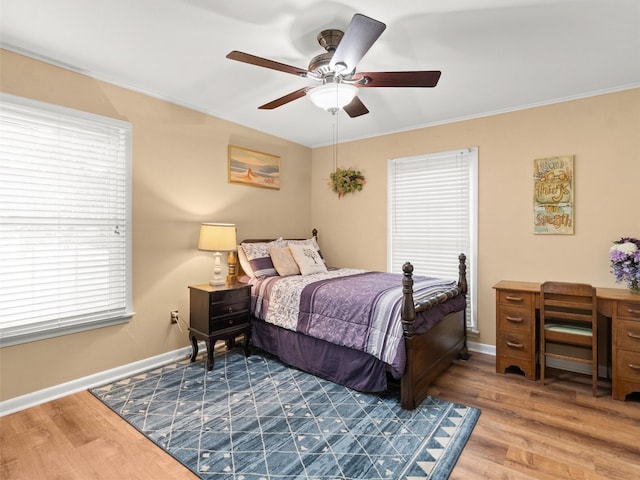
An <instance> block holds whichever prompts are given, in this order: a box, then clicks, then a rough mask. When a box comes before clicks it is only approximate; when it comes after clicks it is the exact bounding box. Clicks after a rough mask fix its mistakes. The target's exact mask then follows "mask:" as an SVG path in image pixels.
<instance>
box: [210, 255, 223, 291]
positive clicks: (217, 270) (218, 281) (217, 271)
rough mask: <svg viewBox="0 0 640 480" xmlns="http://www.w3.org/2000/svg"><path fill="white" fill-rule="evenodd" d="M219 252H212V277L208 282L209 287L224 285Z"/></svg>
mask: <svg viewBox="0 0 640 480" xmlns="http://www.w3.org/2000/svg"><path fill="white" fill-rule="evenodd" d="M221 256H222V253H221V252H214V254H213V258H214V263H213V277H212V278H211V280H209V285H224V278H223V277H222V275H221V273H222V266H221V264H220V257H221Z"/></svg>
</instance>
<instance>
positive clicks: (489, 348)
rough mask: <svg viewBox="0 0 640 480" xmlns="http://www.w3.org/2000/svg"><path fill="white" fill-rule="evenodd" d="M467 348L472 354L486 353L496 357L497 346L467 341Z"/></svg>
mask: <svg viewBox="0 0 640 480" xmlns="http://www.w3.org/2000/svg"><path fill="white" fill-rule="evenodd" d="M467 348H468V349H469V351H470V352H478V353H486V354H487V355H493V356H494V357H495V356H496V347H495V345H487V344H485V343H478V342H469V341H467Z"/></svg>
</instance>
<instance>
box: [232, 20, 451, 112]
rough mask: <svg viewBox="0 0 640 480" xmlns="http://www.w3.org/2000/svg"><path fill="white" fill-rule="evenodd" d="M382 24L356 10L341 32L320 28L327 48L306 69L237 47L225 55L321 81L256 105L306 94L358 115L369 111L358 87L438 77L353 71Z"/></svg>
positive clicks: (425, 82) (431, 81)
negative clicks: (258, 55)
mask: <svg viewBox="0 0 640 480" xmlns="http://www.w3.org/2000/svg"><path fill="white" fill-rule="evenodd" d="M385 28H386V25H385V24H384V23H382V22H379V21H378V20H374V19H373V18H369V17H367V16H365V15H362V14H359V13H357V14H355V15H354V16H353V18H352V19H351V22H350V23H349V26H348V27H347V30H346V31H345V32H342V31H341V30H334V29H330V30H323V31H322V32H320V34H319V35H318V43H320V45H321V46H322V47H323V48H324V49H325V50H326V51H327V52H326V53H322V54H320V55H318V56H316V57H314V58H313V59H312V60H311V62H310V63H309V68H308V69H307V70H305V69H304V68H298V67H293V66H291V65H286V64H284V63H280V62H276V61H273V60H268V59H266V58H262V57H257V56H255V55H251V54H249V53H244V52H239V51H237V50H234V51H232V52H230V53H229V54H228V55H227V58H229V59H231V60H237V61H239V62H244V63H249V64H251V65H257V66H259V67H264V68H270V69H272V70H278V71H280V72H285V73H290V74H292V75H296V76H299V77H304V78H309V79H312V80H316V81H319V82H321V85H319V86H316V87H303V88H300V89H298V90H295V91H293V92H291V93H288V94H287V95H284V96H282V97H280V98H277V99H276V100H273V101H271V102H269V103H265V104H264V105H262V106H260V107H258V108H260V109H266V110H271V109H274V108H277V107H280V106H282V105H285V104H287V103H289V102H292V101H293V100H297V99H298V98H301V97H304V96H305V95H306V96H308V97H309V98H310V99H311V101H312V102H313V103H315V104H316V105H317V106H319V107H321V108H324V109H326V110H328V111H329V112H331V113H333V114H335V113H336V112H337V111H338V110H340V108H342V109H344V111H345V112H346V113H347V114H348V115H349V116H350V117H352V118H353V117H359V116H360V115H364V114H366V113H369V110H368V109H367V107H366V106H365V105H364V104H363V103H362V101H361V100H360V99H359V98H358V97H357V94H358V89H359V88H371V87H435V86H436V85H437V83H438V80H439V79H440V74H441V72H440V71H437V70H433V71H409V72H356V66H357V65H358V62H360V60H362V58H363V57H364V55H365V54H366V53H367V52H368V51H369V49H370V48H371V46H372V45H373V44H374V43H375V42H376V40H377V39H378V38H379V37H380V35H381V34H382V32H383V31H384V29H385Z"/></svg>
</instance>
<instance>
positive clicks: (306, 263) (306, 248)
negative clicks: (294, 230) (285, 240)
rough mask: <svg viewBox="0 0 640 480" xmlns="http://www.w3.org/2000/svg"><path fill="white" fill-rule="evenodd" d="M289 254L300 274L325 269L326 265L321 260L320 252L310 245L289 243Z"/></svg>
mask: <svg viewBox="0 0 640 480" xmlns="http://www.w3.org/2000/svg"><path fill="white" fill-rule="evenodd" d="M289 250H291V255H292V256H293V259H294V260H295V261H296V263H297V264H298V267H299V268H300V273H302V275H311V274H312V273H321V272H326V271H327V266H326V265H325V264H324V262H323V261H322V257H320V253H318V250H316V249H315V248H314V247H313V246H310V245H289Z"/></svg>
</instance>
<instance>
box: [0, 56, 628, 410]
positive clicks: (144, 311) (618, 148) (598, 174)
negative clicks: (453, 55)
mask: <svg viewBox="0 0 640 480" xmlns="http://www.w3.org/2000/svg"><path fill="white" fill-rule="evenodd" d="M0 54H1V55H2V56H1V57H0V62H1V63H2V69H1V77H0V90H1V91H3V92H8V93H12V94H15V95H21V96H25V97H29V98H34V99H37V100H42V101H47V102H51V103H56V104H60V105H64V106H68V107H72V108H77V109H80V110H85V111H89V112H93V113H98V114H102V115H106V116H110V117H114V118H119V119H122V120H126V121H129V122H131V123H132V124H133V287H134V309H135V311H136V316H135V317H134V319H133V320H132V321H131V322H130V323H129V324H126V325H122V326H114V327H107V328H103V329H99V330H94V331H90V332H85V333H80V334H75V335H68V336H64V337H58V338H54V339H49V340H44V341H39V342H33V343H27V344H22V345H17V346H13V347H6V348H3V349H0V378H1V384H0V389H1V390H0V400H6V399H9V398H13V397H15V396H18V395H22V394H25V393H29V392H33V391H37V390H40V389H43V388H46V387H49V386H53V385H57V384H60V383H63V382H66V381H70V380H73V379H77V378H81V377H83V376H86V375H90V374H92V373H96V372H100V371H103V370H107V369H109V368H113V367H117V366H120V365H124V364H127V363H130V362H133V361H136V360H140V359H143V358H146V357H149V356H152V355H157V354H160V353H163V352H167V351H171V350H175V349H176V348H179V347H182V346H185V345H187V344H188V341H187V336H186V334H185V333H182V332H180V331H179V330H178V328H177V327H176V326H172V325H171V324H170V322H169V311H170V310H173V309H176V308H177V309H179V310H180V312H181V315H182V317H183V318H185V319H187V320H188V292H187V285H189V284H193V283H199V282H203V281H206V279H207V278H209V276H210V273H211V268H212V266H213V259H212V257H211V256H210V254H207V253H206V252H199V251H198V250H196V248H195V247H196V243H197V235H198V225H199V223H200V222H202V221H222V222H234V223H236V224H237V225H238V236H239V237H240V238H248V237H261V238H264V237H271V236H276V235H283V236H307V234H308V233H307V232H309V230H310V228H312V227H317V228H318V229H319V232H320V243H321V245H322V249H323V253H324V254H325V255H326V256H327V258H328V260H329V262H330V263H331V264H334V265H340V266H350V267H360V268H370V269H380V270H384V269H385V268H386V204H387V199H386V182H387V160H388V159H389V158H397V157H402V156H410V155H417V154H421V153H429V152H438V151H445V150H451V149H456V148H461V147H470V146H478V147H479V166H480V168H479V170H480V171H479V182H480V188H479V190H480V198H479V211H480V214H479V216H480V218H479V264H478V275H479V282H478V287H479V290H478V294H479V326H480V331H481V336H480V338H479V339H478V341H480V342H482V343H487V344H494V343H495V304H494V301H495V300H494V298H495V297H494V293H493V290H492V288H491V287H492V285H493V284H494V283H495V282H497V281H498V280H500V279H512V280H531V281H542V280H545V279H551V278H553V279H557V280H579V281H586V282H591V283H593V284H594V285H598V286H616V284H615V283H614V281H613V278H612V275H611V274H610V273H609V267H608V261H607V251H608V248H609V245H610V242H611V240H614V239H617V238H618V237H620V236H622V235H631V236H637V237H640V216H639V214H638V213H637V212H636V211H635V209H637V207H638V205H639V204H640V193H638V192H639V190H638V188H637V185H638V178H640V89H635V90H629V91H625V92H620V93H613V94H609V95H602V96H596V97H591V98H587V99H583V100H576V101H572V102H565V103H559V104H555V105H550V106H545V107H539V108H533V109H528V110H523V111H518V112H514V113H508V114H503V115H495V116H491V117H485V118H480V119H476V120H469V121H465V122H458V123H453V124H448V125H442V126H437V127H430V128H424V129H420V130H415V131H411V132H405V133H398V134H394V135H387V136H381V137H376V138H372V139H367V140H362V141H357V142H350V143H346V144H342V145H340V146H339V149H338V165H339V166H343V167H346V166H352V167H357V168H358V169H361V170H362V171H363V173H364V174H365V175H366V177H367V185H366V186H365V188H364V190H363V191H362V192H358V193H357V194H355V195H347V196H345V197H343V198H342V199H338V198H337V196H336V195H335V194H333V193H331V191H330V190H329V189H328V187H327V180H328V178H329V172H330V171H331V170H332V168H333V156H332V148H331V147H326V148H317V149H314V150H313V151H311V150H310V149H308V148H305V147H302V146H299V145H296V144H293V143H291V142H287V141H284V140H282V139H278V138H275V137H272V136H269V135H266V134H263V133H261V132H257V131H255V130H251V129H248V128H245V127H241V126H239V125H236V124H233V123H229V122H226V121H223V120H220V119H216V118H213V117H210V116H206V115H203V114H200V113H197V112H194V111H191V110H188V109H185V108H181V107H178V106H175V105H172V104H170V103H167V102H163V101H160V100H157V99H153V98H151V97H148V96H145V95H141V94H138V93H134V92H131V91H128V90H126V89H123V88H119V87H115V86H113V85H109V84H106V83H104V82H99V81H96V80H93V79H90V78H88V77H85V76H82V75H78V74H75V73H72V72H69V71H67V70H64V69H60V68H57V67H53V66H50V65H46V64H43V63H41V62H38V61H35V60H32V59H28V58H25V57H21V56H19V55H16V54H13V53H9V52H6V51H2V50H0ZM345 121H348V120H345ZM229 143H233V144H237V145H243V146H247V147H251V148H254V149H257V150H261V151H265V152H269V153H273V154H276V155H280V156H281V157H282V184H283V187H282V189H281V190H280V191H272V190H263V189H258V188H251V187H243V186H237V185H229V184H227V182H226V165H227V145H228V144H229ZM563 154H573V155H575V158H576V160H575V170H576V175H575V176H576V178H575V189H576V197H575V201H576V233H575V235H570V236H540V235H538V236H537V235H533V234H532V221H531V218H532V214H531V211H532V192H531V189H532V175H533V159H534V158H539V157H544V156H553V155H563ZM309 186H310V187H311V188H310V191H309ZM274 212H277V213H274ZM409 260H410V259H409Z"/></svg>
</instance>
